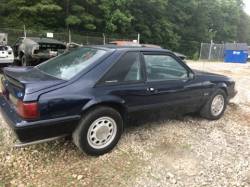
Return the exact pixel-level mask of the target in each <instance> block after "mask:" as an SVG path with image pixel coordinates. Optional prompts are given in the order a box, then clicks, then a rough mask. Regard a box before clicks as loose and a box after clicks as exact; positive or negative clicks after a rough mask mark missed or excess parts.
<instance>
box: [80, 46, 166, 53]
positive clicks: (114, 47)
mask: <svg viewBox="0 0 250 187" xmlns="http://www.w3.org/2000/svg"><path fill="white" fill-rule="evenodd" d="M83 47H92V48H98V49H103V50H119V51H131V50H133V51H155V52H157V51H158V52H171V51H170V50H167V49H162V48H155V47H143V46H142V47H138V46H117V45H90V46H83Z"/></svg>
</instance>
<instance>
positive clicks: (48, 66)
mask: <svg viewBox="0 0 250 187" xmlns="http://www.w3.org/2000/svg"><path fill="white" fill-rule="evenodd" d="M105 54H106V51H105V50H100V49H94V48H78V49H75V50H73V51H70V52H66V53H64V54H62V55H60V56H58V57H56V58H52V59H50V60H48V61H46V62H44V63H42V64H40V65H38V66H36V68H38V69H39V70H40V71H42V72H44V73H46V74H49V75H51V76H54V77H57V78H59V79H63V80H69V79H71V78H72V77H74V76H75V75H77V74H78V73H80V72H81V71H83V70H84V69H86V68H87V67H89V66H90V65H91V64H93V63H94V62H95V61H97V60H98V59H100V58H101V57H102V56H104V55H105Z"/></svg>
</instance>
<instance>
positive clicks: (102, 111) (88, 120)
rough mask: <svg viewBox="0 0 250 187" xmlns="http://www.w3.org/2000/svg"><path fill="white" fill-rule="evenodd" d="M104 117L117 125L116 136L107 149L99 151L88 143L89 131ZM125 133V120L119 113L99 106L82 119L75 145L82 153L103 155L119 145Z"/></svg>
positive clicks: (75, 133)
mask: <svg viewBox="0 0 250 187" xmlns="http://www.w3.org/2000/svg"><path fill="white" fill-rule="evenodd" d="M102 117H109V118H112V119H113V120H114V121H115V123H116V129H117V130H116V134H115V135H114V139H113V140H112V141H111V142H110V144H109V145H107V146H106V147H103V148H100V149H97V148H94V147H93V146H91V145H90V143H89V142H88V137H87V136H88V131H89V128H90V127H91V125H92V123H94V122H95V121H96V120H98V119H100V118H102ZM122 132H123V119H122V117H121V115H120V113H119V112H117V111H116V110H114V109H113V108H111V107H106V106H99V107H95V108H93V109H91V110H90V111H88V112H87V113H86V114H84V116H83V118H82V119H81V121H80V123H79V125H78V127H77V128H76V129H75V131H74V133H73V142H74V143H75V145H76V146H77V147H78V148H79V149H80V150H81V151H82V152H85V153H86V154H88V155H92V156H98V155H103V154H105V153H108V152H109V151H111V150H112V149H113V148H114V147H115V146H116V144H117V143H118V141H119V139H120V137H121V135H122Z"/></svg>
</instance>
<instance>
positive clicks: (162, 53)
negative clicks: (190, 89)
mask: <svg viewBox="0 0 250 187" xmlns="http://www.w3.org/2000/svg"><path fill="white" fill-rule="evenodd" d="M141 55H142V63H143V64H144V65H143V67H144V68H143V69H144V70H143V71H144V74H145V82H146V83H158V82H159V83H162V82H171V81H183V82H184V81H187V80H188V78H182V79H166V80H153V81H149V80H148V78H147V69H146V68H147V67H146V62H145V58H144V55H164V56H170V57H172V58H173V59H174V60H176V62H177V63H179V64H180V65H181V66H182V67H183V68H184V69H185V70H186V71H187V74H189V73H193V71H192V70H191V69H190V68H189V67H188V66H187V65H186V64H185V63H184V62H182V61H181V60H180V59H178V58H177V57H176V56H175V55H174V54H172V53H171V52H165V51H141Z"/></svg>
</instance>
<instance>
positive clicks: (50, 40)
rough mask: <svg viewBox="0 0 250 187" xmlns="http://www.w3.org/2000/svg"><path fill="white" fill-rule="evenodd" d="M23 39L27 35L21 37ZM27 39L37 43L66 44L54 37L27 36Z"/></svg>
mask: <svg viewBox="0 0 250 187" xmlns="http://www.w3.org/2000/svg"><path fill="white" fill-rule="evenodd" d="M21 38H22V39H24V38H25V37H21ZM26 38H27V39H30V40H33V41H34V42H37V43H47V44H50V43H52V44H62V45H65V44H64V43H63V42H60V41H58V40H56V39H53V38H42V37H26Z"/></svg>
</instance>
